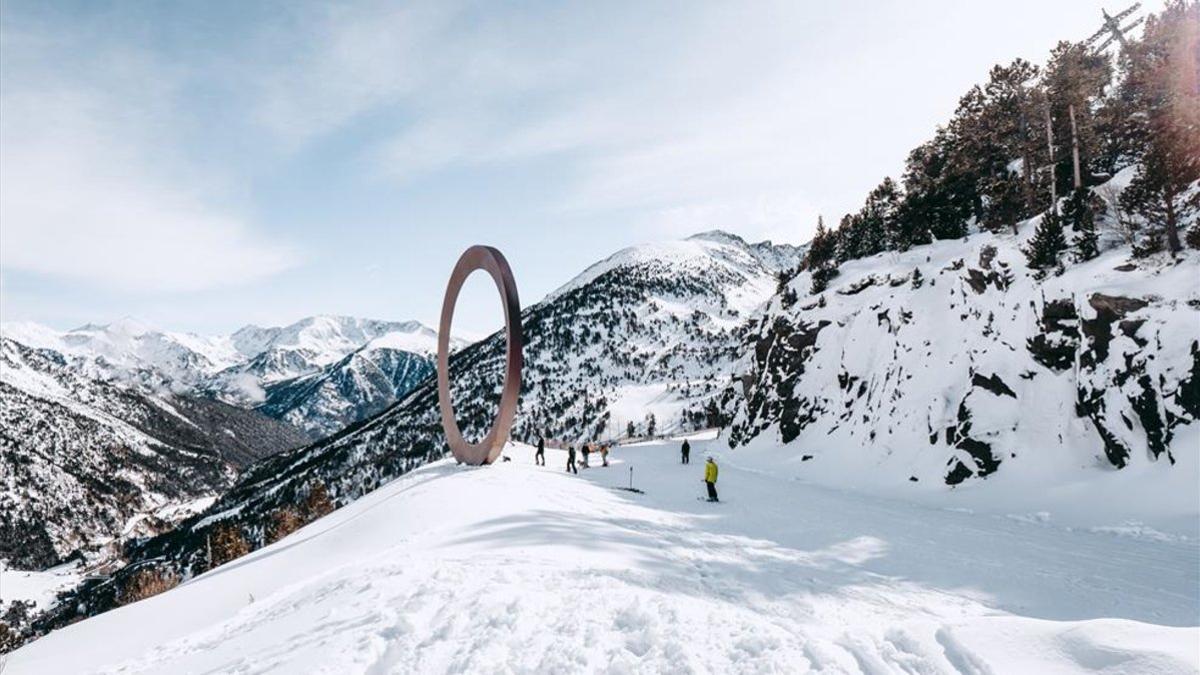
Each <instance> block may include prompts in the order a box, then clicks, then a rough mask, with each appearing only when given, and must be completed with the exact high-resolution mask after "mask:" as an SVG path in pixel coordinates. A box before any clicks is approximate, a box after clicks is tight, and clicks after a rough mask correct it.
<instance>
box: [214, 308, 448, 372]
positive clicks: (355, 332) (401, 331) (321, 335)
mask: <svg viewBox="0 0 1200 675" xmlns="http://www.w3.org/2000/svg"><path fill="white" fill-rule="evenodd" d="M388 335H399V336H406V339H408V340H409V342H408V344H409V346H410V347H411V350H412V351H418V352H434V351H436V350H437V331H435V330H433V329H432V328H430V327H429V326H426V325H425V324H423V323H421V322H419V321H380V320H376V319H362V318H358V317H350V316H311V317H307V318H304V319H301V320H299V321H297V322H295V323H293V324H289V325H287V326H280V327H271V328H261V327H259V326H246V327H244V328H241V329H239V330H238V331H236V332H234V333H233V335H231V336H230V340H231V342H232V344H233V348H234V349H235V350H237V352H238V353H240V354H242V355H243V356H246V357H251V356H254V355H257V354H260V353H262V352H265V351H267V350H270V349H273V348H290V349H302V350H305V351H307V352H309V353H311V354H315V355H320V356H317V359H318V360H322V361H323V362H325V363H330V362H333V361H336V360H338V359H340V358H341V357H343V356H345V355H346V354H349V353H350V352H352V351H354V350H356V349H358V348H359V347H361V346H363V345H365V344H367V343H368V342H370V341H372V340H375V339H377V338H381V337H384V336H388Z"/></svg>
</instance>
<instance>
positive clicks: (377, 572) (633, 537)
mask: <svg viewBox="0 0 1200 675" xmlns="http://www.w3.org/2000/svg"><path fill="white" fill-rule="evenodd" d="M711 436H712V434H708V435H707V436H701V437H696V438H695V440H693V446H694V447H693V453H692V456H693V458H697V461H695V462H694V463H693V464H692V465H689V466H681V465H680V464H679V463H678V454H677V453H678V450H677V445H676V442H675V441H672V442H670V443H642V444H639V445H637V446H634V447H619V448H616V449H614V451H613V454H612V456H611V457H610V460H611V461H612V466H611V467H609V468H600V467H593V468H591V469H586V470H582V471H581V473H580V474H579V475H578V476H574V475H568V474H566V473H565V472H563V470H562V467H563V466H564V462H565V458H564V453H562V452H560V451H557V450H547V453H546V454H547V462H548V466H547V467H544V468H543V467H535V466H533V462H532V449H531V448H529V447H528V446H523V445H512V446H509V448H507V449H506V453H505V454H506V455H507V456H509V457H510V458H512V461H511V462H501V463H498V464H496V465H494V466H492V467H486V468H469V467H458V466H455V465H454V464H453V463H452V462H450V461H441V462H436V463H433V464H430V465H427V466H425V467H423V468H421V469H419V470H416V471H414V472H412V473H410V474H407V475H405V476H404V477H402V478H400V479H397V480H396V481H394V482H392V483H390V484H388V485H386V486H384V487H382V488H380V489H378V490H376V491H375V492H372V493H370V494H368V495H367V496H365V497H363V498H362V499H360V500H358V501H356V502H354V503H352V504H350V505H348V506H346V507H344V508H342V509H340V510H338V511H336V512H334V513H332V514H330V515H329V516H327V517H325V518H323V519H321V520H319V521H317V522H314V523H312V524H310V525H308V526H307V527H305V528H303V529H301V530H300V531H298V532H296V533H294V534H292V535H291V536H289V537H287V538H285V539H283V540H281V541H279V542H277V543H275V544H273V545H271V546H268V547H266V548H264V549H261V550H259V551H257V552H255V553H253V554H251V555H249V556H247V557H245V558H243V559H241V560H238V561H235V562H232V563H229V564H227V565H225V566H223V567H220V568H218V569H216V570H214V571H212V572H209V573H207V574H204V575H202V576H200V577H197V578H195V579H193V580H191V581H189V582H187V583H185V584H183V585H182V586H180V587H178V588H176V589H174V590H172V591H169V592H167V593H165V594H163V595H160V596H157V597H154V598H151V599H148V600H145V601H142V602H139V603H136V604H134V605H130V606H127V607H123V608H120V609H118V610H115V611H112V612H109V613H107V614H103V615H100V616H98V617H95V618H92V619H88V620H86V621H83V622H80V623H77V624H74V625H72V626H69V627H67V628H64V629H62V630H60V631H57V632H55V633H52V634H50V635H48V636H46V637H44V638H42V639H40V640H38V641H37V642H34V643H32V644H30V645H27V646H25V647H23V648H22V649H20V650H18V651H16V652H14V653H13V654H12V655H11V657H10V661H9V663H8V670H6V671H5V675H19V674H24V673H39V674H44V673H78V672H103V673H116V672H121V673H143V672H231V671H232V672H256V673H258V672H281V673H287V672H327V673H382V672H401V673H407V672H446V671H455V672H481V671H482V672H495V671H499V672H596V671H604V672H614V673H622V672H720V673H737V672H809V671H828V672H860V671H865V672H880V673H887V672H908V673H956V672H967V673H1005V672H1015V673H1035V672H1036V673H1078V672H1091V671H1103V672H1110V673H1149V672H1154V673H1195V672H1196V670H1197V668H1200V629H1198V628H1197V624H1198V618H1200V617H1198V613H1200V598H1198V596H1197V593H1196V589H1197V587H1198V586H1200V578H1198V576H1200V541H1197V539H1195V538H1186V539H1185V538H1154V537H1142V538H1131V537H1126V536H1114V534H1113V533H1111V532H1106V531H1089V530H1087V529H1079V528H1072V527H1068V526H1065V525H1063V524H1062V523H1060V522H1059V519H1058V517H1057V514H1056V513H1054V512H1053V511H1051V510H1047V513H1048V515H1047V516H1046V517H1041V516H1039V515H1036V514H1037V510H1026V511H1022V512H1019V513H1024V514H1026V515H1028V514H1035V515H1034V517H1031V518H1024V519H1014V518H1009V517H1007V515H1006V514H1005V513H1004V512H1003V511H1002V510H1001V511H997V510H996V508H995V505H988V504H975V505H974V508H964V507H963V506H962V504H959V503H956V502H955V501H954V500H946V499H942V500H941V501H940V503H938V505H936V506H934V505H931V504H926V503H921V502H920V501H917V500H905V499H900V498H897V497H894V496H881V495H876V494H872V493H870V492H865V491H857V490H850V489H843V488H834V487H825V486H821V485H818V484H815V483H809V482H804V481H801V480H797V479H796V476H795V475H794V471H792V470H791V469H792V468H793V467H790V466H786V467H783V468H784V470H780V467H778V466H776V465H774V464H773V463H771V462H769V461H767V458H768V457H769V456H770V454H771V453H770V452H769V451H767V450H766V449H763V448H760V449H758V450H732V451H731V450H728V449H727V448H726V447H725V443H724V442H723V439H711V438H710V437H711ZM706 454H713V455H714V456H716V457H717V459H718V461H719V462H720V464H721V474H720V480H719V483H718V488H719V490H720V492H721V496H722V498H723V500H724V501H723V502H722V503H720V504H707V503H704V502H701V501H699V500H698V496H699V495H700V494H701V492H702V489H703V488H702V485H701V481H700V480H699V479H700V476H701V472H702V470H703V465H702V459H700V458H703V457H704V456H705V455H706ZM629 467H635V468H636V471H635V486H636V487H638V488H639V489H641V490H644V494H634V493H630V492H627V491H622V490H616V489H613V488H614V487H619V486H623V485H625V484H626V483H627V481H628V476H629V472H628V468H629ZM954 494H967V493H965V492H963V493H954ZM1106 498H1107V494H1106V493H1103V492H1097V493H1094V494H1093V495H1092V497H1091V499H1090V501H1091V502H1092V503H1098V502H1101V501H1103V500H1105V499H1106ZM1129 513H1130V514H1131V515H1135V516H1136V517H1138V518H1140V519H1141V521H1142V522H1150V521H1149V520H1147V519H1144V518H1142V517H1141V515H1140V513H1139V512H1138V511H1137V510H1136V509H1134V510H1133V511H1130V512H1129ZM1110 524H1116V523H1110Z"/></svg>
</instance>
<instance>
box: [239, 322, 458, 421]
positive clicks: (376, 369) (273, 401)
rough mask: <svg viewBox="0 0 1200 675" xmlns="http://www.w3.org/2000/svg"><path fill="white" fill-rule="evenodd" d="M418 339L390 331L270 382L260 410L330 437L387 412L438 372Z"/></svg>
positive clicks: (266, 386)
mask: <svg viewBox="0 0 1200 675" xmlns="http://www.w3.org/2000/svg"><path fill="white" fill-rule="evenodd" d="M412 342H413V341H412V340H411V339H409V336H408V335H403V334H398V333H389V334H387V335H384V336H383V337H380V338H376V339H374V340H371V341H370V342H368V343H367V344H366V345H364V346H362V347H360V348H358V349H356V350H354V351H353V352H351V353H349V354H347V355H346V356H344V357H343V358H342V359H341V360H339V361H337V362H335V363H331V364H329V365H327V366H324V367H323V368H321V369H320V370H318V371H317V372H315V373H310V374H307V375H301V376H300V377H295V378H292V379H287V380H280V381H277V382H273V383H270V384H267V385H265V386H264V387H263V389H264V392H265V400H264V401H263V402H262V403H260V404H259V405H257V406H256V407H255V409H256V410H258V411H260V412H262V413H265V414H267V415H269V416H271V417H274V418H277V419H281V420H283V421H285V422H287V423H289V424H291V425H292V426H295V427H297V428H300V429H306V430H308V431H312V432H315V433H317V434H318V435H321V436H327V435H329V434H331V433H333V432H335V431H338V430H339V429H342V428H344V427H346V426H349V425H350V424H353V423H354V422H357V421H359V420H362V419H366V418H368V417H371V416H373V415H375V414H376V413H379V412H381V411H383V409H384V408H386V407H388V406H389V405H391V404H392V403H395V402H396V399H397V398H398V397H399V396H402V395H403V394H405V393H407V392H408V391H410V390H412V389H413V388H414V387H416V386H417V384H419V383H420V382H421V381H422V380H425V379H427V378H429V377H432V376H433V373H434V370H435V363H434V359H433V358H432V357H431V356H430V355H428V354H427V353H425V352H417V351H414V347H417V345H414V344H412ZM435 347H436V345H435Z"/></svg>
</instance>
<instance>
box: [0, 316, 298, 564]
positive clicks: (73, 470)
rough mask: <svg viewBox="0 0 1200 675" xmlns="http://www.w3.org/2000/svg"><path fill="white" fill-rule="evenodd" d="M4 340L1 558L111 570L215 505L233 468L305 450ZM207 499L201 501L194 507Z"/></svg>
mask: <svg viewBox="0 0 1200 675" xmlns="http://www.w3.org/2000/svg"><path fill="white" fill-rule="evenodd" d="M83 370H86V369H85V368H80V367H78V364H73V363H72V359H71V358H69V357H67V356H65V355H63V354H61V353H59V352H56V351H54V350H50V349H34V348H30V347H26V346H24V345H22V344H21V343H19V342H16V341H14V340H9V339H7V338H4V339H2V340H0V429H2V431H0V558H8V560H9V563H10V565H11V566H13V567H17V568H21V569H42V568H45V567H47V566H50V565H54V564H57V563H58V562H60V561H61V560H62V559H63V558H65V557H67V556H68V555H70V554H72V553H74V552H76V551H78V552H80V553H82V554H83V555H84V556H85V557H88V558H93V557H94V558H97V559H100V560H104V559H108V558H111V557H113V556H114V555H117V554H119V553H120V550H119V548H117V549H115V550H114V549H111V548H106V547H107V546H108V545H109V544H112V545H114V546H117V545H119V544H120V542H121V540H122V539H125V538H128V537H135V536H148V535H152V534H156V533H158V532H161V531H162V530H164V529H166V528H167V527H169V526H170V525H173V524H174V523H175V522H177V521H178V520H180V519H182V518H183V517H185V516H187V515H190V514H191V513H192V512H194V511H195V510H197V509H199V508H202V507H203V506H205V505H207V504H208V503H211V501H212V498H213V497H214V496H215V495H216V494H218V493H219V492H221V491H222V490H223V489H225V488H227V487H228V486H229V485H230V484H231V483H232V481H233V479H234V477H235V476H236V471H237V469H238V468H240V467H243V466H245V465H247V464H249V463H251V462H253V461H254V460H257V459H260V458H262V457H264V456H266V455H269V454H272V453H275V452H279V451H281V450H284V449H287V448H290V447H295V446H297V445H300V444H301V443H303V442H305V441H306V440H307V439H306V437H305V436H304V435H303V434H301V433H300V432H298V431H296V430H295V429H293V428H291V427H289V426H287V425H284V424H281V423H279V422H277V421H275V420H272V419H270V418H268V417H266V416H264V415H261V414H259V413H255V412H253V411H247V410H242V409H239V408H235V407H233V406H229V405H227V404H224V403H220V402H217V401H212V400H208V399H201V398H191V397H184V396H177V395H171V394H164V395H148V394H145V393H142V392H139V391H137V390H136V389H132V388H128V387H122V386H119V385H117V384H114V383H112V382H109V381H105V380H98V379H92V378H90V377H88V376H86V375H84V374H82V372H81V371H83ZM204 499H207V501H200V500H204Z"/></svg>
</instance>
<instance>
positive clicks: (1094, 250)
mask: <svg viewBox="0 0 1200 675" xmlns="http://www.w3.org/2000/svg"><path fill="white" fill-rule="evenodd" d="M1063 215H1064V216H1065V219H1066V222H1067V224H1068V225H1070V226H1071V229H1073V230H1074V231H1075V239H1074V240H1073V241H1072V242H1071V247H1072V248H1073V249H1075V251H1074V258H1075V262H1085V261H1087V260H1091V259H1092V258H1095V257H1096V256H1098V255H1100V249H1099V239H1098V237H1097V235H1096V214H1095V209H1094V208H1093V206H1092V193H1091V190H1088V189H1087V188H1079V189H1078V190H1072V191H1071V196H1070V197H1069V198H1067V201H1066V204H1064V213H1063Z"/></svg>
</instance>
